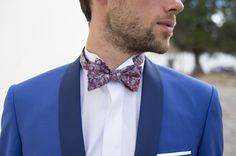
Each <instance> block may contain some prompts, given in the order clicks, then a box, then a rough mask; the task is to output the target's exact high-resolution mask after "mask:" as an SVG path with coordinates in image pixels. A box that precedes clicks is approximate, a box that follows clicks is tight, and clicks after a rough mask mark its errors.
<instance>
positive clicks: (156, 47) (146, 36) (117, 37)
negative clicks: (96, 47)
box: [105, 7, 170, 55]
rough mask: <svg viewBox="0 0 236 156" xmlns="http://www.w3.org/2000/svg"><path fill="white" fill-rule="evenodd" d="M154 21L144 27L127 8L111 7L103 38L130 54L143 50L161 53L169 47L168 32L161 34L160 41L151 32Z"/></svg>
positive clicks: (139, 52)
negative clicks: (162, 39) (161, 39)
mask: <svg viewBox="0 0 236 156" xmlns="http://www.w3.org/2000/svg"><path fill="white" fill-rule="evenodd" d="M155 25H156V23H153V24H151V25H150V26H149V27H148V28H146V27H144V26H143V24H142V23H141V20H140V18H139V17H135V18H134V16H132V13H130V12H129V11H128V9H125V8H123V9H121V8H120V7H116V8H113V9H112V10H111V11H110V12H109V13H108V15H107V19H106V28H105V39H106V40H107V42H108V43H110V44H111V45H112V46H113V47H114V48H118V49H119V50H121V51H122V52H124V53H128V54H131V55H135V54H141V53H143V52H154V53H159V54H163V53H165V52H166V51H167V50H168V48H169V44H168V43H169V38H170V36H169V35H168V34H165V33H163V34H161V35H162V38H164V40H166V41H163V42H167V44H166V43H162V41H160V39H159V38H158V36H156V35H155V34H154V32H153V28H154V26H155Z"/></svg>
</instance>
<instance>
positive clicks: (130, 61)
mask: <svg viewBox="0 0 236 156" xmlns="http://www.w3.org/2000/svg"><path fill="white" fill-rule="evenodd" d="M84 54H85V56H86V58H87V59H88V60H89V61H91V62H95V60H96V58H98V59H101V58H100V57H99V56H97V55H96V54H94V53H92V52H90V51H88V49H87V48H84ZM141 55H142V57H144V61H143V63H142V64H141V65H140V66H141V67H142V70H143V66H144V62H145V55H144V54H141ZM135 56H136V55H133V56H131V57H130V58H128V59H127V60H126V61H125V62H123V63H122V64H121V65H120V66H119V67H117V68H116V70H118V69H122V68H124V67H126V66H129V65H133V64H134V62H133V57H135ZM101 60H102V59H101Z"/></svg>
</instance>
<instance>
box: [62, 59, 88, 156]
mask: <svg viewBox="0 0 236 156" xmlns="http://www.w3.org/2000/svg"><path fill="white" fill-rule="evenodd" d="M79 74H80V63H79V59H77V60H76V61H75V62H73V63H72V64H70V65H69V66H68V68H67V69H66V71H65V74H64V77H63V79H62V82H61V84H60V90H59V133H60V145H61V155H62V156H85V149H84V140H83V132H82V119H81V107H80V75H79Z"/></svg>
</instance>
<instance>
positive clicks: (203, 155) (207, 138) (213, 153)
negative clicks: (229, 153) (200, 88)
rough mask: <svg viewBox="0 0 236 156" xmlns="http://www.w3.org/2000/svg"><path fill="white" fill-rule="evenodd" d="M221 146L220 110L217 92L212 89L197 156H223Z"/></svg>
mask: <svg viewBox="0 0 236 156" xmlns="http://www.w3.org/2000/svg"><path fill="white" fill-rule="evenodd" d="M223 146H224V141H223V124H222V110H221V106H220V102H219V98H218V94H217V91H216V90H215V89H214V88H213V89H212V97H211V100H210V104H209V108H208V114H207V118H206V121H205V127H204V131H203V135H202V138H201V143H200V147H199V152H198V153H199V156H223Z"/></svg>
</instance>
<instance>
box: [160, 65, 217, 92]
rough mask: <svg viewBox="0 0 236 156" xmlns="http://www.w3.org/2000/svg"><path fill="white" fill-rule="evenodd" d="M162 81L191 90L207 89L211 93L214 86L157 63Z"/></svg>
mask: <svg viewBox="0 0 236 156" xmlns="http://www.w3.org/2000/svg"><path fill="white" fill-rule="evenodd" d="M156 67H157V68H158V71H159V72H160V76H161V78H162V81H163V82H165V83H167V84H169V85H171V84H172V85H175V86H176V87H181V88H182V87H184V88H186V89H189V90H198V91H207V92H209V94H211V92H212V89H213V86H212V85H211V84H209V83H207V82H204V81H202V80H199V79H197V78H194V77H192V76H189V75H186V74H184V73H181V72H178V71H176V70H173V69H171V68H168V67H163V66H160V65H156Z"/></svg>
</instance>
